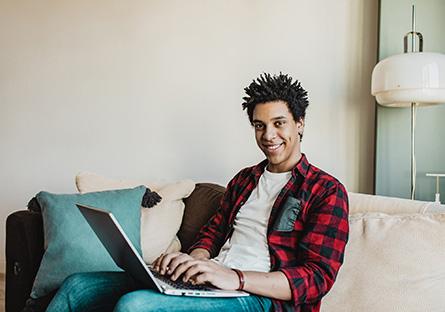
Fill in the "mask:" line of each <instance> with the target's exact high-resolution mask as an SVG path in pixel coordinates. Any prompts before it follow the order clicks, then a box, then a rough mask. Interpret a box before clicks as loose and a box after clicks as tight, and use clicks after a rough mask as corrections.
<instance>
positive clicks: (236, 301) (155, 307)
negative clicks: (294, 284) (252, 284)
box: [46, 272, 272, 312]
mask: <svg viewBox="0 0 445 312" xmlns="http://www.w3.org/2000/svg"><path fill="white" fill-rule="evenodd" d="M271 310H272V301H271V300H270V299H269V298H265V297H261V296H254V295H250V296H248V297H236V298H204V297H199V298H198V297H183V296H168V295H164V294H161V293H159V292H157V291H155V290H150V289H143V287H142V286H141V285H140V284H139V283H138V282H136V281H135V280H133V279H132V278H131V277H130V276H129V275H127V274H126V273H124V272H92V273H77V274H73V275H71V276H69V277H68V278H67V279H66V280H65V281H64V282H63V284H62V286H61V287H60V289H59V291H58V292H57V294H56V295H55V297H54V298H53V300H52V301H51V303H50V304H49V306H48V308H47V310H46V311H47V312H61V311H70V312H76V311H83V312H88V311H91V312H93V311H97V312H99V311H101V312H102V311H114V312H130V311H131V312H148V311H173V312H174V311H197V312H199V311H230V312H237V311H243V312H244V311H246V312H247V311H271Z"/></svg>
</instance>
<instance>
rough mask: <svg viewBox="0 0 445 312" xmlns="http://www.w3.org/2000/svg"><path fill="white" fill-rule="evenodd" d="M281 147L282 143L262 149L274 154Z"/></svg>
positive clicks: (265, 146)
mask: <svg viewBox="0 0 445 312" xmlns="http://www.w3.org/2000/svg"><path fill="white" fill-rule="evenodd" d="M281 145H283V143H280V144H274V145H263V146H264V148H265V149H266V150H267V151H268V152H274V151H276V150H277V149H278V148H280V146H281Z"/></svg>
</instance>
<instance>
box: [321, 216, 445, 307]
mask: <svg viewBox="0 0 445 312" xmlns="http://www.w3.org/2000/svg"><path fill="white" fill-rule="evenodd" d="M444 238H445V213H437V214H418V213H416V214H403V215H388V214H383V213H367V214H357V215H354V216H352V217H351V218H350V238H349V242H348V244H347V246H346V253H345V259H344V264H343V266H342V268H341V269H340V272H339V274H338V277H337V281H336V283H335V284H334V286H333V288H332V289H331V291H330V292H329V293H328V294H327V295H326V297H325V298H324V299H323V301H322V306H321V307H322V309H321V310H322V311H326V312H344V311H360V312H368V311H369V312H375V311H385V312H396V311H397V312H400V311H403V312H410V311H412V312H419V311H428V312H439V311H441V312H442V311H444V307H445V296H444V295H445V239H444Z"/></svg>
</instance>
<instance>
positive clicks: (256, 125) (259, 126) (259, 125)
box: [253, 124, 264, 130]
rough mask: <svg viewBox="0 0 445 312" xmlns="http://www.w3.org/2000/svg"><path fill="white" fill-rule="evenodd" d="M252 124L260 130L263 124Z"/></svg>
mask: <svg viewBox="0 0 445 312" xmlns="http://www.w3.org/2000/svg"><path fill="white" fill-rule="evenodd" d="M253 126H254V128H255V129H257V130H261V129H263V128H264V126H263V125H262V124H254V125H253Z"/></svg>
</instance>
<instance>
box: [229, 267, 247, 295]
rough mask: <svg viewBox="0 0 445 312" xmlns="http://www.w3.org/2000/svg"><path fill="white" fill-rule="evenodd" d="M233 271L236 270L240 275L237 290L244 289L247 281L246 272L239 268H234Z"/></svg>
mask: <svg viewBox="0 0 445 312" xmlns="http://www.w3.org/2000/svg"><path fill="white" fill-rule="evenodd" d="M232 271H234V272H235V273H236V275H237V276H238V283H239V284H238V285H239V286H238V289H237V290H244V285H245V283H246V280H245V278H244V273H243V272H242V271H240V270H238V269H233V268H232Z"/></svg>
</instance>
